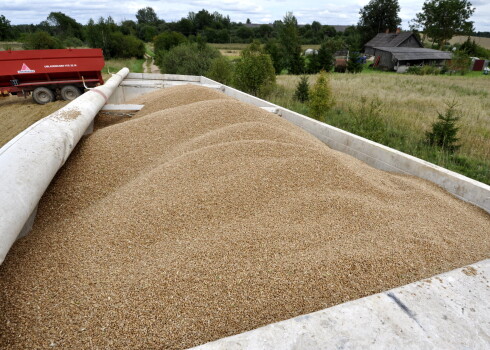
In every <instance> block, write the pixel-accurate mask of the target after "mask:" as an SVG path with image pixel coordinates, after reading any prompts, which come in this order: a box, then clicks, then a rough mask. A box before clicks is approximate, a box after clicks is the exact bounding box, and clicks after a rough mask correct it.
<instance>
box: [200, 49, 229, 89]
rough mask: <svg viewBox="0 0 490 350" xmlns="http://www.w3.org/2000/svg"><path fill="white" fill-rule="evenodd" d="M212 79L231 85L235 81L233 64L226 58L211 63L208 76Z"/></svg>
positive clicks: (221, 57) (222, 57) (219, 58)
mask: <svg viewBox="0 0 490 350" xmlns="http://www.w3.org/2000/svg"><path fill="white" fill-rule="evenodd" d="M206 75H207V76H208V77H209V78H210V79H213V80H216V81H218V82H220V83H222V84H225V85H230V84H231V83H232V80H233V64H232V63H231V62H230V61H229V60H228V59H227V58H226V57H224V56H220V57H218V58H215V59H213V60H212V61H211V67H210V68H209V71H208V72H207V74H206Z"/></svg>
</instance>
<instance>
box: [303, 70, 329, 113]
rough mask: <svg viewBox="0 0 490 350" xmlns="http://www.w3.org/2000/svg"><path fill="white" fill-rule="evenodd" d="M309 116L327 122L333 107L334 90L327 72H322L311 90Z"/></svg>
mask: <svg viewBox="0 0 490 350" xmlns="http://www.w3.org/2000/svg"><path fill="white" fill-rule="evenodd" d="M309 98H310V99H309V104H308V107H309V116H310V117H312V118H315V119H318V120H321V121H325V117H326V115H327V112H328V110H329V109H330V108H331V107H332V106H333V97H332V88H331V87H330V81H329V76H328V74H327V72H325V71H321V72H320V75H319V76H318V79H317V80H316V82H315V84H314V85H313V87H312V88H311V90H310V95H309Z"/></svg>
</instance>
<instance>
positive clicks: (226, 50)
mask: <svg viewBox="0 0 490 350" xmlns="http://www.w3.org/2000/svg"><path fill="white" fill-rule="evenodd" d="M210 45H211V46H212V47H214V48H216V49H218V50H219V52H221V54H222V55H223V56H226V57H232V58H234V57H239V56H240V53H241V52H242V50H243V49H245V48H246V47H247V46H248V45H249V44H210ZM319 48H320V45H301V50H302V51H303V52H304V51H305V50H306V49H315V50H318V49H319Z"/></svg>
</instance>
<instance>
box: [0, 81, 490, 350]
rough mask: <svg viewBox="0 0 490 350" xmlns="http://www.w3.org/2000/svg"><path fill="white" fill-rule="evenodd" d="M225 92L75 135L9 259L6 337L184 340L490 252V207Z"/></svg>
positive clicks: (0, 335)
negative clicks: (340, 148)
mask: <svg viewBox="0 0 490 350" xmlns="http://www.w3.org/2000/svg"><path fill="white" fill-rule="evenodd" d="M189 94H190V95H189ZM209 94H212V95H213V96H209ZM215 94H219V93H218V92H214V91H213V92H210V90H207V89H206V88H202V87H201V88H198V87H189V86H182V87H175V88H169V89H165V90H162V91H159V92H158V93H156V95H158V96H159V98H158V100H159V101H164V100H167V98H168V97H169V96H181V98H180V102H178V103H175V104H173V105H172V106H171V108H168V109H165V110H161V111H156V112H154V113H151V114H147V115H144V116H140V117H139V118H135V119H132V120H130V121H127V122H125V123H122V124H116V125H112V126H108V127H105V128H102V129H99V130H98V131H97V132H95V133H94V134H92V135H91V136H89V137H87V138H86V139H85V140H84V141H83V142H82V143H81V144H80V145H79V146H78V147H77V150H76V152H75V153H74V154H73V155H72V157H71V158H70V160H69V161H68V162H67V163H66V165H65V167H64V168H63V169H62V170H61V171H60V173H59V174H58V176H57V177H56V179H55V180H54V181H53V183H52V185H51V186H50V188H49V190H48V191H47V193H46V194H45V196H44V198H43V200H42V201H41V203H40V207H39V211H38V218H37V222H36V223H35V227H34V229H33V231H32V232H31V233H30V234H29V235H28V236H27V237H26V238H23V239H22V240H20V241H18V242H17V243H16V245H15V246H14V248H13V249H12V251H11V252H10V253H9V256H8V257H7V259H6V261H5V262H4V264H3V265H2V266H0V309H1V310H2V312H0V348H11V349H26V348H42V347H49V346H60V347H64V348H71V349H89V348H113V349H123V348H124V349H148V348H172V349H181V348H186V347H190V346H193V345H197V344H201V343H204V342H207V341H211V340H214V339H217V338H221V337H224V336H228V335H232V334H236V333H239V332H243V331H246V330H250V329H253V328H256V327H259V326H262V325H265V324H268V323H271V322H275V321H279V320H283V319H287V318H290V317H293V316H297V315H300V314H304V313H308V312H312V311H315V310H319V309H322V308H325V307H328V306H331V305H334V304H337V303H341V302H344V301H347V300H351V299H355V298H359V297H362V296H365V295H368V294H372V293H375V292H379V291H382V290H386V289H389V288H392V287H395V286H399V285H403V284H406V283H409V282H412V281H415V280H419V279H422V278H425V277H428V276H431V275H434V274H437V273H440V272H443V271H447V270H450V269H453V268H456V267H460V266H463V265H465V264H468V263H472V262H475V261H478V260H481V259H485V258H488V257H489V252H490V241H489V237H488V232H489V231H490V218H489V216H488V214H487V213H485V212H483V211H482V210H479V209H477V208H475V207H473V206H471V205H469V204H467V203H464V202H461V201H459V200H457V199H455V198H454V197H452V196H451V195H449V194H448V193H446V192H445V191H443V190H441V189H440V188H438V187H436V186H434V185H432V184H430V183H428V182H426V181H422V180H420V179H416V178H413V177H407V176H402V175H396V174H389V173H385V172H382V171H379V170H376V169H373V168H371V167H369V166H367V165H365V164H364V163H362V162H360V161H358V160H356V159H353V158H351V157H349V156H346V155H345V154H342V153H339V152H336V151H333V150H331V149H329V148H328V147H326V146H325V145H324V144H322V143H321V142H320V141H318V140H317V139H315V138H313V137H312V136H310V135H308V134H306V133H305V132H303V131H302V130H300V129H298V128H297V127H295V126H293V125H291V124H290V123H288V122H287V121H284V120H282V119H281V118H280V117H278V116H276V115H273V114H270V113H267V112H265V111H262V110H260V109H258V108H255V107H253V106H250V105H246V104H243V103H241V102H238V101H235V100H233V99H230V98H224V96H222V95H219V96H218V97H223V98H217V95H215ZM196 95H199V96H201V97H202V96H207V97H202V98H200V99H197V101H198V102H194V101H196ZM182 96H187V97H188V98H189V101H192V103H188V104H186V103H185V99H184V97H182ZM174 101H175V100H174ZM146 108H148V109H150V108H151V106H150V105H148V106H146V107H145V109H146ZM143 114H144V113H143Z"/></svg>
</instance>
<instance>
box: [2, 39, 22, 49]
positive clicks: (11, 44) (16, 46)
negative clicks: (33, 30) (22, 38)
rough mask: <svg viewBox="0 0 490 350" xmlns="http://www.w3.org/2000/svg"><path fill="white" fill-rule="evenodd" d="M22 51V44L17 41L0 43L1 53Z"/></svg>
mask: <svg viewBox="0 0 490 350" xmlns="http://www.w3.org/2000/svg"><path fill="white" fill-rule="evenodd" d="M8 49H10V50H22V43H20V42H17V41H0V51H4V50H8Z"/></svg>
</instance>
